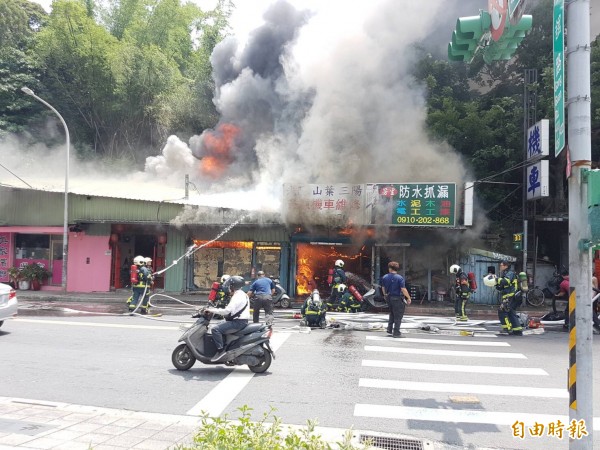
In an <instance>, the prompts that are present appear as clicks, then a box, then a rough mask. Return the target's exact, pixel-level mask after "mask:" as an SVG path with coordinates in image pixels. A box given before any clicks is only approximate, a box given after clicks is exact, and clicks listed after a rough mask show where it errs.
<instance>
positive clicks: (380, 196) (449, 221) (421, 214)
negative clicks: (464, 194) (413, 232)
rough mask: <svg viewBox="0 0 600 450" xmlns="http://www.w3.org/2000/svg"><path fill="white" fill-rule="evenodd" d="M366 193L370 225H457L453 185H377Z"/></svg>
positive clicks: (454, 188) (370, 186)
mask: <svg viewBox="0 0 600 450" xmlns="http://www.w3.org/2000/svg"><path fill="white" fill-rule="evenodd" d="M365 191H366V197H365V199H366V205H365V213H366V216H365V222H366V224H368V225H374V224H380V225H395V226H425V227H454V226H456V219H455V218H456V184H454V183H385V184H380V183H378V184H367V185H366V189H365Z"/></svg>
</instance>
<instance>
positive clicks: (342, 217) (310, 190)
mask: <svg viewBox="0 0 600 450" xmlns="http://www.w3.org/2000/svg"><path fill="white" fill-rule="evenodd" d="M364 189H365V186H364V184H347V183H345V184H327V183H325V184H303V185H296V184H285V185H284V186H283V203H284V207H285V208H287V209H286V215H287V216H288V218H291V219H293V220H294V221H299V222H305V221H306V222H312V223H321V222H322V220H323V219H336V220H337V221H339V222H340V224H345V222H348V221H352V222H353V223H356V222H357V218H361V216H362V211H363V207H364V200H363V199H364Z"/></svg>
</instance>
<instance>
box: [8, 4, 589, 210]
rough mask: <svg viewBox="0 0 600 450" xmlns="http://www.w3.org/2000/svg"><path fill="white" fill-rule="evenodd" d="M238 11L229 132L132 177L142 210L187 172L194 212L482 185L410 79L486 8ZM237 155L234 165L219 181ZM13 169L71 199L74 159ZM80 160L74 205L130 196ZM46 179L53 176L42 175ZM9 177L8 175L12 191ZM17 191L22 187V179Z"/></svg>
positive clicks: (221, 96)
mask: <svg viewBox="0 0 600 450" xmlns="http://www.w3.org/2000/svg"><path fill="white" fill-rule="evenodd" d="M47 1H48V0H42V2H47ZM197 1H198V3H199V5H200V6H201V7H202V8H203V9H210V8H212V7H213V5H214V0H197ZM596 1H597V0H595V1H594V2H592V3H596ZM235 3H236V9H235V11H234V13H233V15H232V17H231V19H230V23H231V26H232V29H233V36H232V37H231V38H228V39H226V40H225V41H223V42H222V43H220V44H219V45H218V46H217V48H216V49H215V51H214V52H213V55H212V59H211V62H212V63H213V67H214V78H215V80H216V86H217V91H216V92H215V97H214V102H215V104H216V106H217V109H218V111H219V113H220V114H221V119H220V121H219V123H218V124H217V126H216V127H215V129H214V130H206V131H205V132H203V133H202V134H200V135H198V136H194V137H192V138H191V140H190V141H189V142H183V141H182V140H181V139H179V138H178V137H177V136H171V137H169V138H168V140H167V141H166V142H165V144H164V148H163V149H162V151H161V152H160V154H158V155H155V156H150V157H148V158H147V160H146V164H145V167H143V168H142V167H140V170H139V171H138V172H136V173H133V174H131V175H130V176H129V177H128V178H127V180H126V182H127V183H136V184H137V185H147V188H144V189H137V190H135V191H136V196H137V197H136V198H143V197H142V196H148V197H150V198H149V199H155V200H169V199H176V198H181V197H182V196H183V185H184V183H183V179H184V176H185V174H186V173H190V176H191V179H192V182H193V183H194V185H193V186H194V187H197V188H198V191H202V192H203V193H204V194H203V195H200V194H199V192H195V190H194V191H192V192H191V194H192V198H193V200H192V201H195V202H197V203H198V204H204V205H207V206H225V207H238V208H248V209H259V210H278V209H279V207H280V204H281V195H282V182H283V183H291V184H301V183H304V184H306V183H308V184H311V183H366V182H381V183H384V182H395V181H398V180H403V181H406V182H410V181H413V182H436V181H443V182H456V183H462V182H463V181H464V180H465V179H468V177H469V174H468V167H467V166H468V165H467V164H465V162H464V161H462V159H461V157H460V155H458V154H457V152H455V151H454V150H453V149H452V148H450V147H449V146H448V145H447V144H444V143H439V142H431V141H430V140H429V138H428V137H427V133H426V131H425V117H426V109H425V95H424V89H423V86H420V85H418V84H417V83H415V82H414V80H413V79H412V77H411V76H410V69H411V68H412V64H413V63H414V61H415V55H414V52H413V50H414V47H415V46H416V45H423V44H424V43H426V44H427V46H428V48H429V49H431V51H433V52H434V53H439V54H444V53H445V50H446V46H447V42H448V41H449V39H450V35H451V32H452V30H453V29H454V24H455V22H456V18H457V17H459V16H467V15H475V14H477V11H478V9H479V8H484V7H486V5H487V2H486V1H484V0H446V1H444V2H442V1H441V0H440V1H438V0H430V1H427V2H425V1H414V0H369V1H361V2H352V7H349V6H348V5H349V2H347V0H345V1H344V0H327V1H323V0H287V2H283V1H279V2H273V0H252V1H250V0H237V1H236V2H235ZM42 5H43V6H44V7H46V8H48V4H47V3H46V4H44V3H42ZM432 30H439V31H434V32H432ZM225 144H227V146H228V147H230V148H228V151H230V152H231V154H230V156H229V157H228V158H227V160H226V170H225V171H223V172H220V173H218V175H219V176H218V179H215V173H216V172H214V170H215V167H216V168H217V169H218V166H219V164H218V163H219V161H217V159H218V156H219V154H220V153H219V152H220V151H221V146H222V145H225ZM18 145H19V144H18V143H16V142H15V146H18ZM36 152H37V156H33V155H36ZM61 152H62V154H61ZM40 154H43V159H42V161H43V163H40V156H39V155H40ZM2 156H3V158H2V160H3V164H5V165H7V166H9V167H11V168H12V169H13V171H14V172H16V173H18V174H20V175H23V174H24V173H27V174H28V175H29V178H27V181H28V182H30V183H32V184H33V185H34V186H35V187H44V188H48V189H53V190H58V191H60V190H61V189H62V187H63V182H64V177H63V179H62V180H61V179H60V178H51V177H49V176H48V174H53V173H56V174H60V173H63V170H64V158H65V155H64V149H54V150H52V151H48V150H47V149H43V148H39V149H28V152H27V154H24V153H23V152H21V151H16V152H12V153H11V154H6V155H2ZM199 160H201V170H200V171H199V170H198V167H197V166H198V161H199ZM71 161H72V163H71V164H72V169H71V175H70V181H69V184H70V189H71V191H72V192H77V193H85V194H90V195H111V192H112V190H114V191H115V194H114V195H115V196H118V195H119V193H123V192H127V191H128V189H127V188H124V187H123V186H122V184H123V181H122V180H116V179H113V178H111V177H112V175H111V174H110V171H109V170H105V171H103V170H102V168H98V167H97V166H92V165H89V164H84V163H80V162H78V161H76V160H74V159H73V158H71ZM221 162H222V161H221ZM38 167H39V168H43V170H40V171H39V172H37V173H36V168H38ZM49 168H51V169H50V170H49ZM208 175H211V176H208ZM7 177H8V175H7V174H6V173H2V172H0V182H7V181H6V180H7ZM32 180H33V181H32ZM107 180H111V182H110V183H107ZM156 180H160V184H158V183H156ZM10 184H12V185H17V184H18V182H17V181H16V180H15V179H14V178H12V179H11V181H10ZM190 220H199V218H195V219H194V218H191V219H190Z"/></svg>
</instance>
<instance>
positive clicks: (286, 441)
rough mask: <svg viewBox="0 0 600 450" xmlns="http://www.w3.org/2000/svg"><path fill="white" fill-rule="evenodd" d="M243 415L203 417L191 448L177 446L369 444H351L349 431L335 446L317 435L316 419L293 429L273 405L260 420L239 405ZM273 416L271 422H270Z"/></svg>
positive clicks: (236, 449)
mask: <svg viewBox="0 0 600 450" xmlns="http://www.w3.org/2000/svg"><path fill="white" fill-rule="evenodd" d="M238 409H239V411H240V412H241V417H240V418H239V419H238V420H237V421H229V420H228V417H227V415H226V416H225V417H223V418H209V417H208V416H207V415H204V416H202V426H201V428H200V430H199V431H198V433H197V434H196V436H194V444H193V446H192V447H188V446H178V447H177V449H180V450H193V449H202V450H241V449H256V450H263V449H269V450H297V449H305V450H330V449H332V448H338V449H340V450H359V449H366V448H368V446H360V447H355V446H353V445H352V443H351V439H352V431H351V430H348V431H347V432H346V434H345V436H344V438H343V440H342V441H341V442H336V443H335V444H333V446H332V445H331V444H330V443H328V442H326V441H324V440H323V439H322V438H321V436H320V435H316V434H314V431H315V427H316V425H317V424H316V421H311V420H308V421H307V426H306V428H305V429H302V430H299V431H294V430H292V429H291V428H290V429H286V430H284V429H283V426H282V424H281V419H280V418H278V417H276V416H274V415H273V412H274V411H275V409H274V408H271V410H270V411H269V412H267V413H265V414H264V415H263V418H262V420H261V421H259V422H252V421H251V417H250V416H251V414H250V412H251V411H252V408H249V407H248V406H242V407H241V408H238ZM269 419H272V420H271V421H268V420H269Z"/></svg>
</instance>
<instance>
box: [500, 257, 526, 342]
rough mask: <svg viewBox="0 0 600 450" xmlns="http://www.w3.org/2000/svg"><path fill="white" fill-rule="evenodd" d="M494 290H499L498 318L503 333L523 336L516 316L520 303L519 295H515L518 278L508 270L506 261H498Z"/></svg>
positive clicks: (508, 266) (508, 265)
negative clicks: (498, 272) (498, 266)
mask: <svg viewBox="0 0 600 450" xmlns="http://www.w3.org/2000/svg"><path fill="white" fill-rule="evenodd" d="M496 290H498V292H500V295H501V303H500V307H499V308H498V318H499V319H500V327H501V329H502V332H503V333H508V334H509V335H511V336H523V326H522V325H521V321H520V320H519V316H517V308H518V307H519V306H520V305H521V297H520V296H516V295H515V294H516V293H517V290H518V279H517V276H516V275H515V273H514V272H513V271H512V270H510V263H509V262H508V261H501V262H500V276H499V277H498V278H496Z"/></svg>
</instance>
